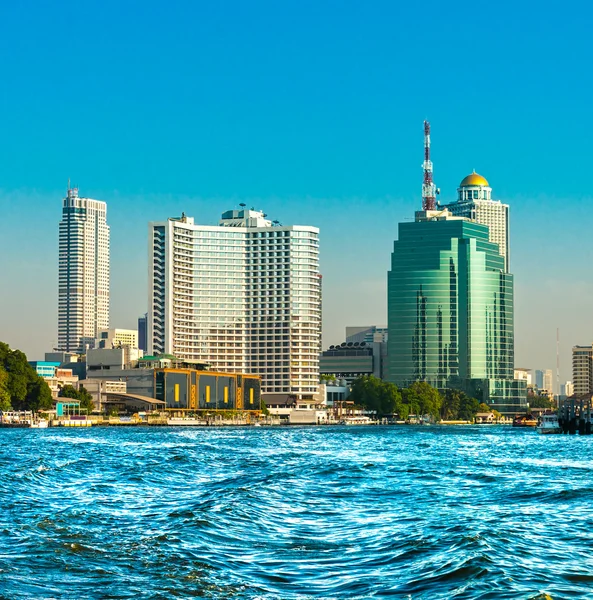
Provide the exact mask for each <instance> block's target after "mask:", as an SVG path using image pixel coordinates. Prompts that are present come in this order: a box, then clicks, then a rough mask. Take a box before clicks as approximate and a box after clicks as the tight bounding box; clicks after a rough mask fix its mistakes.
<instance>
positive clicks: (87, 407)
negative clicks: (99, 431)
mask: <svg viewBox="0 0 593 600" xmlns="http://www.w3.org/2000/svg"><path fill="white" fill-rule="evenodd" d="M59 395H60V398H71V399H72V400H78V401H79V402H80V410H81V411H82V412H86V414H87V415H90V414H91V413H92V412H93V410H94V408H95V403H94V402H93V397H92V396H91V395H90V394H89V392H88V390H87V389H86V388H85V387H84V385H81V386H80V387H79V388H78V389H76V388H75V387H73V386H71V385H65V386H64V387H63V388H62V389H61V390H60V394H59Z"/></svg>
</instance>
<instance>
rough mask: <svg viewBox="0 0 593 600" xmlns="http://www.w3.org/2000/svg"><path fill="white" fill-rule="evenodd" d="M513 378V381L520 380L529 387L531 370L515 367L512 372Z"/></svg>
mask: <svg viewBox="0 0 593 600" xmlns="http://www.w3.org/2000/svg"><path fill="white" fill-rule="evenodd" d="M514 378H515V379H522V380H523V381H524V382H525V383H526V385H527V387H530V386H531V385H532V383H533V381H532V376H531V369H524V368H522V367H515V370H514Z"/></svg>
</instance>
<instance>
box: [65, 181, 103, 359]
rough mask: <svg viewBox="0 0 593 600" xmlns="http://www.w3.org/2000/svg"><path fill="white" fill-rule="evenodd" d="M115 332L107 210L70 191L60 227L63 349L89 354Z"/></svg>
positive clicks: (97, 202)
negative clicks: (102, 334) (101, 335)
mask: <svg viewBox="0 0 593 600" xmlns="http://www.w3.org/2000/svg"><path fill="white" fill-rule="evenodd" d="M107 327H109V227H108V225H107V204H106V203H105V202H101V201H99V200H92V199H90V198H81V197H79V196H78V189H77V188H69V189H68V193H67V195H66V198H64V201H63V207H62V220H61V221H60V227H59V281H58V346H59V349H60V350H63V351H65V352H78V353H83V352H84V351H85V349H86V348H87V347H89V346H90V345H92V344H93V342H94V340H95V338H96V337H97V331H98V330H100V329H104V328H107Z"/></svg>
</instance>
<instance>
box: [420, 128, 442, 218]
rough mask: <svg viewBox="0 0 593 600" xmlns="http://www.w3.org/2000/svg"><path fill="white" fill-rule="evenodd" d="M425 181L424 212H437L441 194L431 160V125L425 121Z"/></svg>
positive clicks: (423, 184) (423, 186)
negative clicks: (437, 200)
mask: <svg viewBox="0 0 593 600" xmlns="http://www.w3.org/2000/svg"><path fill="white" fill-rule="evenodd" d="M422 168H423V169H424V181H423V183H422V210H435V209H436V197H437V194H438V193H439V190H438V189H437V187H436V185H435V184H434V181H433V178H432V161H431V160H430V123H429V122H428V121H424V163H423V165H422Z"/></svg>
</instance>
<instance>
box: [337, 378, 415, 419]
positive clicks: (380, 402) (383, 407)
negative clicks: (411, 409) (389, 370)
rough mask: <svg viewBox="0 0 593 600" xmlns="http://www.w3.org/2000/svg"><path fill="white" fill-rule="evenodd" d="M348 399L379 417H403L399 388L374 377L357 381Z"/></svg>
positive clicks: (353, 384)
mask: <svg viewBox="0 0 593 600" xmlns="http://www.w3.org/2000/svg"><path fill="white" fill-rule="evenodd" d="M348 398H349V400H352V401H353V402H354V404H356V405H358V406H362V407H364V408H366V410H368V411H371V412H375V413H377V415H380V416H382V415H388V414H394V413H398V414H400V416H401V412H400V411H401V410H402V408H403V405H402V397H401V393H400V391H399V389H398V388H397V386H396V385H395V384H394V383H389V382H387V381H382V380H381V379H379V378H378V377H374V376H373V375H363V376H362V377H359V378H358V379H355V380H354V381H353V382H352V387H351V391H350V396H349V397H348ZM406 416H407V414H406ZM404 418H405V417H404Z"/></svg>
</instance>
